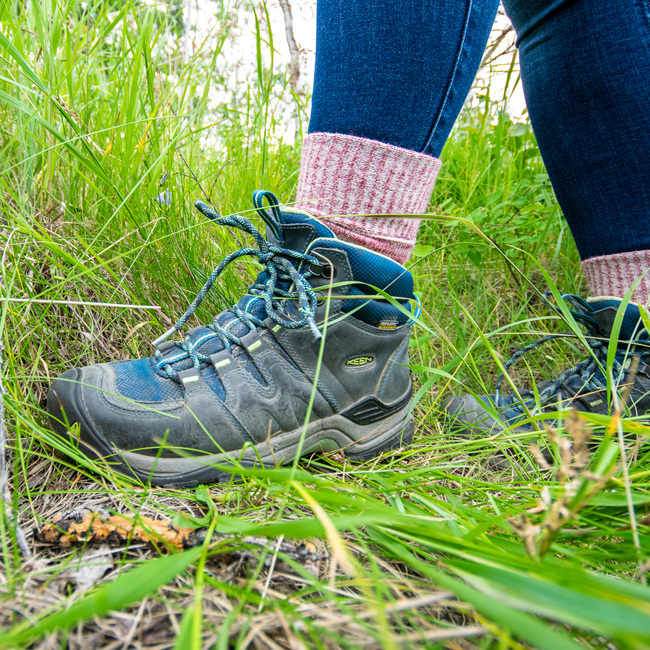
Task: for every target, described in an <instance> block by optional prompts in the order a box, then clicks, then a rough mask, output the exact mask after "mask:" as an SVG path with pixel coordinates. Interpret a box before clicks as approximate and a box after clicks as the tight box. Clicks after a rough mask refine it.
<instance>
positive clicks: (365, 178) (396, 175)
mask: <svg viewBox="0 0 650 650" xmlns="http://www.w3.org/2000/svg"><path fill="white" fill-rule="evenodd" d="M440 165H441V163H440V160H438V158H434V157H433V156H427V155H426V154H423V153H417V152H415V151H409V150H408V149H401V148H400V147H395V146H393V145H390V144H384V143H383V142H377V141H375V140H366V139H365V138H357V137H355V136H351V135H340V134H337V133H310V134H309V135H308V136H307V137H306V138H305V140H304V142H303V146H302V157H301V160H300V178H299V180H298V193H297V196H296V201H297V207H298V208H299V209H301V210H305V211H306V212H309V213H310V214H313V215H314V216H315V217H319V218H326V217H328V216H331V215H359V214H423V213H424V212H425V210H426V208H427V205H428V203H429V198H430V197H431V193H432V192H433V187H434V185H435V183H436V177H437V176H438V171H439V169H440ZM327 225H328V227H329V228H331V229H332V230H333V231H334V232H335V233H336V235H337V237H339V238H340V239H342V240H343V241H347V242H350V243H353V244H359V245H361V246H364V247H365V248H369V249H371V250H374V251H376V252H378V253H381V254H383V255H386V256H387V257H390V258H392V259H394V260H396V261H397V262H399V263H400V264H403V263H404V262H406V260H407V259H408V257H409V255H410V252H411V249H412V248H413V246H414V244H415V239H416V235H417V231H418V228H419V226H420V221H419V219H383V218H382V219H373V218H367V217H357V216H341V217H338V218H336V219H327Z"/></svg>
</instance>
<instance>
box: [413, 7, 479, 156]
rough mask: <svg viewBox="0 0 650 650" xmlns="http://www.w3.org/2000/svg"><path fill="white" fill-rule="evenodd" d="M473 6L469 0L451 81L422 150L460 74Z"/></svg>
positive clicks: (434, 128) (440, 116) (438, 120)
mask: <svg viewBox="0 0 650 650" xmlns="http://www.w3.org/2000/svg"><path fill="white" fill-rule="evenodd" d="M472 8H473V0H469V3H468V5H467V13H466V14H465V22H464V24H463V34H462V36H461V39H460V44H459V47H458V53H457V54H456V59H455V61H454V66H453V69H452V73H451V76H450V78H449V83H448V84H447V88H446V90H445V96H444V97H443V99H442V103H441V104H440V109H439V110H438V114H437V116H436V120H435V122H434V124H433V126H432V127H431V131H430V132H429V136H428V137H427V139H426V142H425V143H424V147H423V148H422V152H425V151H426V150H427V149H428V148H429V146H430V145H431V141H432V140H433V138H434V135H435V133H436V129H437V128H438V125H439V124H440V120H441V119H442V114H443V112H444V110H445V106H446V105H447V100H448V99H449V95H450V93H451V89H452V86H453V84H454V81H455V80H456V77H457V75H458V69H459V67H460V61H461V59H462V57H463V54H464V52H465V42H466V37H467V30H468V27H469V21H470V17H471V15H472Z"/></svg>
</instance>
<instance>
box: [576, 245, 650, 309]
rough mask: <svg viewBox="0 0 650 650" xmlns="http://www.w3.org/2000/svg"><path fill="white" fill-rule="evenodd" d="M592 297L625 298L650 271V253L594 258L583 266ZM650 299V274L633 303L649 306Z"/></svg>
mask: <svg viewBox="0 0 650 650" xmlns="http://www.w3.org/2000/svg"><path fill="white" fill-rule="evenodd" d="M581 266H582V270H583V272H584V274H585V278H586V280H587V286H588V287H589V293H590V294H591V295H592V296H616V297H617V298H622V297H623V296H624V295H625V293H626V292H627V291H628V289H629V288H630V287H631V286H632V285H633V284H634V283H635V282H636V281H637V280H638V279H639V278H640V277H641V276H642V275H643V274H644V273H646V271H648V269H650V250H643V251H632V252H629V253H615V254H614V255H600V256H599V257H590V258H589V259H586V260H583V261H582V263H581ZM649 298H650V272H648V273H646V275H645V276H644V278H643V279H642V280H641V282H639V285H638V286H637V288H636V290H635V291H634V294H633V296H632V300H633V301H634V302H638V303H643V304H645V303H647V302H648V299H649Z"/></svg>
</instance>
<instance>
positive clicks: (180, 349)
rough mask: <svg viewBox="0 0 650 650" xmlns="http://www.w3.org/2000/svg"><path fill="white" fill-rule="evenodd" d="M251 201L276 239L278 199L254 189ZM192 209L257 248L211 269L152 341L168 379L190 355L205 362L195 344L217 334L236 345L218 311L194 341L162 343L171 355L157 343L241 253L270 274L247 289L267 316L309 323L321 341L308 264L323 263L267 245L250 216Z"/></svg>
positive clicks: (255, 323) (293, 325) (250, 319)
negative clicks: (286, 309) (289, 305)
mask: <svg viewBox="0 0 650 650" xmlns="http://www.w3.org/2000/svg"><path fill="white" fill-rule="evenodd" d="M265 199H266V201H267V202H268V206H269V208H270V213H269V212H268V211H267V209H266V208H265V207H264V200H265ZM253 204H254V205H255V208H256V211H257V214H258V215H259V216H260V217H262V219H263V220H264V222H265V223H266V225H267V226H268V227H269V229H270V230H271V232H272V233H273V234H274V235H275V236H276V237H277V238H278V239H279V240H280V239H281V230H280V226H279V224H280V223H281V214H280V208H279V204H278V200H277V199H276V197H275V196H274V195H273V194H272V193H271V192H268V191H263V190H258V191H256V192H255V193H254V194H253ZM195 207H196V208H197V210H198V211H199V212H201V214H203V215H204V216H206V217H207V218H208V219H210V220H211V221H214V222H215V223H217V224H219V225H220V226H229V227H231V228H236V229H238V230H241V231H243V232H245V233H247V234H249V235H251V236H252V237H253V238H254V239H255V242H256V244H257V248H241V249H240V250H238V251H235V252H233V253H231V254H230V255H228V256H227V257H226V258H224V259H223V260H222V261H221V263H220V264H219V265H218V266H217V267H216V268H215V269H214V270H213V271H212V273H211V274H210V276H209V277H208V279H207V281H206V283H205V284H204V285H203V287H202V288H201V290H200V291H199V293H198V295H197V296H196V298H195V299H194V301H193V302H192V304H191V305H190V306H189V307H188V308H187V311H186V312H185V313H184V314H183V315H182V316H181V317H180V318H179V319H178V321H176V323H175V324H174V326H173V327H172V328H170V329H169V330H168V331H167V332H165V333H164V334H163V335H162V336H161V337H159V338H157V339H156V340H155V341H154V342H153V343H152V345H153V346H154V348H156V351H155V355H154V356H155V358H156V364H157V366H158V369H159V370H161V371H163V372H164V373H165V374H166V375H167V376H168V377H169V378H170V379H173V380H175V381H179V378H178V374H177V373H176V371H175V370H174V369H173V367H172V366H173V364H175V363H177V362H179V361H183V360H184V359H188V358H190V359H192V364H193V366H194V367H195V368H197V369H198V368H199V367H200V366H201V364H202V363H203V362H208V361H209V360H210V358H209V357H208V356H207V355H205V354H202V353H201V352H200V351H199V348H200V347H201V346H202V345H203V344H204V343H206V341H209V340H210V339H214V338H219V339H221V341H223V343H224V345H225V347H226V349H228V350H230V349H231V346H232V345H240V339H239V337H237V336H235V335H234V334H233V333H232V332H231V331H230V330H229V329H227V328H225V327H223V326H221V325H220V324H219V323H218V321H217V319H218V317H219V316H218V315H217V316H215V317H214V319H213V320H212V322H211V323H209V324H207V325H205V327H206V329H208V330H209V332H207V333H205V334H204V335H202V336H200V337H199V338H198V339H197V340H195V341H193V340H192V337H191V335H190V334H186V336H185V337H184V339H183V341H170V342H168V343H167V344H166V346H165V348H164V349H165V351H167V350H169V348H170V347H175V348H176V351H175V352H174V353H173V354H166V355H163V353H162V351H161V344H162V343H164V342H165V341H167V339H168V338H170V337H171V336H173V335H174V334H176V333H177V332H179V331H180V330H181V329H182V328H183V326H184V325H185V324H186V323H187V321H188V320H189V319H190V317H191V316H192V315H193V314H194V312H195V311H196V310H197V309H198V307H199V305H200V304H201V303H202V302H203V300H204V298H205V297H206V295H207V294H208V292H209V291H210V289H212V287H213V285H214V283H215V282H216V281H217V278H218V277H219V276H220V275H221V273H223V271H224V269H225V268H226V267H227V266H228V265H229V264H230V263H231V262H234V261H235V260H237V259H239V258H240V257H245V256H250V257H254V258H257V261H258V262H259V263H260V264H261V265H262V266H263V267H264V270H265V271H266V272H267V274H268V278H267V279H266V280H265V281H263V282H262V281H260V278H262V277H263V273H261V274H260V275H258V277H257V280H256V281H255V282H254V283H253V284H252V285H251V286H250V287H249V289H248V293H249V294H250V295H252V296H256V297H257V298H260V299H262V300H264V307H265V311H266V314H267V316H268V317H269V318H271V319H272V320H273V321H274V322H275V323H277V324H278V325H280V326H282V327H284V328H287V329H297V328H300V327H304V326H305V325H307V326H308V327H309V328H310V329H311V331H312V333H313V334H314V337H315V338H316V339H320V338H321V336H322V335H321V333H320V331H319V330H318V327H317V325H316V320H315V316H316V307H317V296H316V293H315V292H314V289H313V288H312V287H311V285H310V284H309V282H308V278H310V277H311V276H312V275H314V274H313V273H312V272H311V270H310V268H311V265H312V264H313V265H315V266H321V265H322V264H321V262H319V260H318V259H317V258H315V257H314V256H312V255H308V254H305V253H301V252H299V251H295V250H292V249H290V248H284V247H282V246H276V245H274V244H271V243H269V242H268V241H267V240H266V237H265V236H264V235H263V234H262V233H261V232H260V231H259V230H258V229H257V228H256V227H255V226H254V225H253V224H252V223H251V222H250V221H249V220H248V219H246V218H244V217H243V216H241V215H237V214H233V215H228V216H221V215H219V214H218V213H217V212H215V211H214V210H213V209H212V208H211V207H210V206H208V205H206V204H205V203H202V202H201V201H197V202H196V203H195ZM296 262H297V264H296ZM303 262H307V264H303V268H302V269H301V270H300V271H299V270H298V269H297V268H296V266H298V267H300V265H301V263H303ZM287 283H290V284H289V285H288V288H289V289H291V290H287V289H285V288H283V287H282V286H280V285H284V287H287ZM282 299H284V300H287V299H288V300H295V301H297V308H298V311H299V312H300V315H301V318H298V319H295V320H289V319H287V318H286V317H285V315H284V314H282V313H281V311H280V310H279V307H280V305H279V301H280V300H282ZM249 305H250V303H249ZM229 311H230V312H231V313H232V314H233V315H234V318H235V319H236V320H239V321H241V322H242V323H244V324H245V325H246V326H247V327H248V328H249V329H250V330H256V329H257V328H258V327H265V324H264V321H263V320H262V319H260V318H257V317H256V316H254V315H253V314H250V313H247V312H246V311H244V310H242V309H241V308H240V307H239V306H238V305H234V306H233V307H232V308H231V309H230V310H229ZM231 322H232V321H231ZM170 344H171V345H170Z"/></svg>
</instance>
